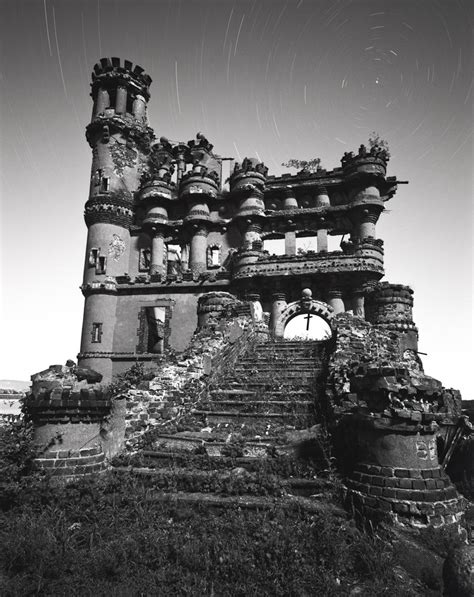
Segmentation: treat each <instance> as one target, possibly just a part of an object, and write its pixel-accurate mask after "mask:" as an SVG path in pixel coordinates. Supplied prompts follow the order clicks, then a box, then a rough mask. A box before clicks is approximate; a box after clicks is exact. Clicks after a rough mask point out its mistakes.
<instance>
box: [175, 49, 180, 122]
mask: <svg viewBox="0 0 474 597" xmlns="http://www.w3.org/2000/svg"><path fill="white" fill-rule="evenodd" d="M174 78H175V81H176V99H177V101H178V112H179V113H180V114H181V104H180V101H179V87H178V61H177V60H175V61H174Z"/></svg>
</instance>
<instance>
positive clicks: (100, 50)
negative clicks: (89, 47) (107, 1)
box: [97, 0, 102, 58]
mask: <svg viewBox="0 0 474 597" xmlns="http://www.w3.org/2000/svg"><path fill="white" fill-rule="evenodd" d="M97 33H98V36H99V56H100V57H101V58H102V40H101V39H100V0H97Z"/></svg>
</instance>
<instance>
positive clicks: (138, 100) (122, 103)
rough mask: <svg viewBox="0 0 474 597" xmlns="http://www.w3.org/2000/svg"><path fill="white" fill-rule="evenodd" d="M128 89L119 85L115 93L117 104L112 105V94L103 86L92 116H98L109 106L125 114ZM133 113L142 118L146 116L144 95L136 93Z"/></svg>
mask: <svg viewBox="0 0 474 597" xmlns="http://www.w3.org/2000/svg"><path fill="white" fill-rule="evenodd" d="M127 99H128V90H127V88H126V87H125V85H118V86H117V89H116V95H115V106H111V105H110V94H109V92H108V90H107V89H104V88H103V87H101V88H100V89H99V90H98V91H97V97H96V99H95V102H94V107H93V111H92V117H95V116H97V114H100V113H101V112H105V110H106V109H107V108H113V109H115V112H116V113H117V114H125V113H126V111H127ZM132 114H133V115H134V116H135V117H136V118H138V119H142V118H144V117H145V116H146V100H145V98H144V97H143V96H142V95H136V96H135V98H134V100H133V104H132Z"/></svg>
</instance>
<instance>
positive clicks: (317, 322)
mask: <svg viewBox="0 0 474 597" xmlns="http://www.w3.org/2000/svg"><path fill="white" fill-rule="evenodd" d="M331 336H332V331H331V328H330V327H329V324H328V323H327V321H325V320H324V319H323V318H322V317H319V315H315V314H313V313H304V314H303V313H302V314H301V315H296V317H293V319H290V321H289V322H288V324H287V326H286V327H285V331H284V333H283V337H284V338H285V339H286V340H290V339H291V340H328V339H329V338H330V337H331Z"/></svg>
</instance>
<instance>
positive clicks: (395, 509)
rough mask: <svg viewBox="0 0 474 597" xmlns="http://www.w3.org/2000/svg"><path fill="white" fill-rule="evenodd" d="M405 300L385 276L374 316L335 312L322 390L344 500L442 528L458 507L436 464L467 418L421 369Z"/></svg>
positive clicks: (363, 512) (362, 510) (366, 511)
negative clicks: (327, 402) (329, 410)
mask: <svg viewBox="0 0 474 597" xmlns="http://www.w3.org/2000/svg"><path fill="white" fill-rule="evenodd" d="M370 294H372V296H370ZM412 304H413V299H412V298H411V289H408V288H407V287H401V286H395V285H389V284H387V283H384V284H381V285H379V286H378V287H374V288H373V289H372V290H371V291H370V292H369V298H368V301H367V306H368V309H367V316H368V317H367V318H368V319H372V323H370V322H369V321H365V320H363V319H362V318H360V317H354V316H352V315H348V314H341V315H339V316H338V317H336V320H335V347H334V351H333V353H332V355H331V358H330V362H329V375H328V382H327V396H328V399H329V400H330V402H331V404H332V410H333V416H334V420H333V426H334V429H335V443H336V451H337V455H338V460H339V463H340V465H341V468H342V470H343V472H344V474H345V475H346V478H347V481H346V492H345V500H346V505H347V506H348V507H349V508H350V509H352V510H353V511H354V512H355V513H356V514H358V515H360V516H362V517H364V518H368V519H371V520H381V519H389V520H391V521H396V522H399V523H402V524H408V525H411V526H425V525H431V526H442V525H444V524H453V523H458V522H459V520H460V519H461V517H462V514H463V509H464V501H465V500H464V498H462V497H461V496H460V495H459V494H458V493H457V491H456V489H455V487H454V486H453V484H452V483H451V481H450V479H449V477H448V476H447V474H446V473H445V470H444V465H445V464H446V462H447V460H448V459H449V456H450V453H451V444H452V440H453V437H454V436H455V435H456V433H457V429H458V428H459V425H461V427H462V425H463V424H465V422H464V420H463V419H462V418H461V396H460V394H459V392H458V391H456V390H450V389H449V390H448V389H446V388H444V387H443V386H442V384H441V382H439V381H438V380H436V379H433V378H432V377H430V376H428V375H426V374H425V373H424V371H423V366H422V363H421V360H420V358H419V356H418V353H417V350H416V348H417V343H416V340H417V334H416V328H415V326H414V324H413V321H412V319H411V307H412ZM466 431H467V432H469V428H468V427H466Z"/></svg>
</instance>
